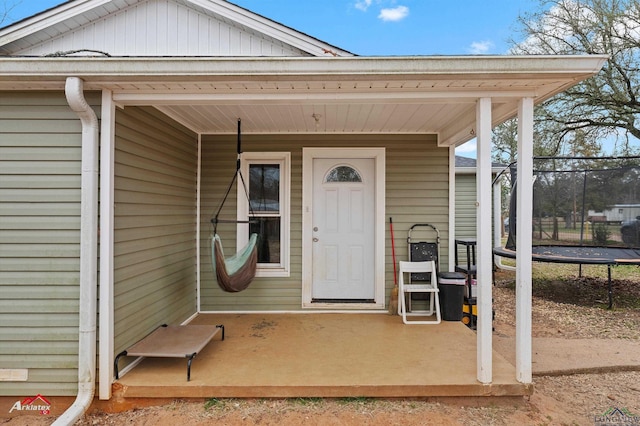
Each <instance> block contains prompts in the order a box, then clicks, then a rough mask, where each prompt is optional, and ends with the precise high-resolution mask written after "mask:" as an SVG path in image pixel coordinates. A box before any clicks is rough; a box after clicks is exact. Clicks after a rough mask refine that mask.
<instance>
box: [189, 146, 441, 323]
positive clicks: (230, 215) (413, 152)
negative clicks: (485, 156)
mask: <svg viewBox="0 0 640 426" xmlns="http://www.w3.org/2000/svg"><path fill="white" fill-rule="evenodd" d="M242 142H243V151H244V152H249V151H288V152H291V157H292V164H291V275H290V276H289V277H288V278H256V279H255V280H254V282H253V283H251V285H250V286H249V288H248V289H247V290H245V291H243V292H240V293H225V292H223V291H222V290H220V288H219V287H218V285H217V283H216V281H215V277H214V276H213V271H212V268H211V246H210V235H211V233H212V232H213V229H212V226H211V223H210V220H211V218H212V217H213V216H214V215H215V212H216V211H217V209H218V206H219V205H220V202H221V201H222V199H223V197H224V192H225V191H226V188H227V186H228V184H229V181H230V180H231V178H232V177H233V173H234V171H235V165H236V161H235V159H236V139H235V136H225V137H219V136H205V137H203V140H202V227H201V229H202V231H201V253H202V258H201V263H202V274H201V310H203V311H243V310H246V311H250V310H254V311H273V310H301V309H302V308H301V304H302V287H301V277H302V229H301V228H302V148H303V147H323V146H329V147H330V146H336V147H386V157H387V158H386V166H387V170H386V180H387V183H386V188H387V193H386V217H387V227H386V230H385V231H386V259H385V263H386V266H385V269H386V286H387V291H389V290H390V289H391V288H392V287H393V285H394V279H393V263H392V255H391V240H390V236H389V232H388V231H389V229H388V217H389V216H391V217H393V224H394V234H395V245H396V258H397V260H404V259H407V244H406V237H407V231H408V229H409V227H410V226H411V225H413V224H414V223H421V222H428V223H432V224H434V225H435V226H436V227H437V228H438V229H439V230H440V235H441V241H442V243H443V246H441V250H440V254H441V256H442V259H441V262H440V263H441V265H447V257H446V255H447V246H446V245H447V243H446V242H447V238H448V229H447V228H448V206H449V200H448V187H449V185H448V149H447V148H438V147H437V146H436V136H432V135H429V136H412V135H377V136H376V135H374V136H371V135H348V136H346V135H269V136H253V135H245V136H243V139H242ZM220 218H221V219H222V218H227V219H235V218H236V200H235V191H232V193H231V195H230V196H229V198H228V199H227V201H226V203H225V206H224V210H223V211H222V213H221V215H220ZM218 234H220V236H221V238H222V241H223V243H224V247H225V252H226V253H232V252H234V251H235V249H236V247H235V225H234V224H219V225H218Z"/></svg>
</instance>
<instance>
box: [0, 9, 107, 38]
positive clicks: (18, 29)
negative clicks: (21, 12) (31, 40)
mask: <svg viewBox="0 0 640 426" xmlns="http://www.w3.org/2000/svg"><path fill="white" fill-rule="evenodd" d="M111 1H112V0H76V1H74V2H66V3H63V4H61V5H60V6H58V7H54V8H52V9H49V10H46V11H44V12H42V13H39V14H37V15H34V16H32V17H30V18H27V19H24V20H22V21H19V22H17V23H16V24H14V25H10V26H8V27H6V28H4V30H2V31H0V46H4V45H6V44H9V43H12V42H14V41H16V40H20V39H21V38H24V37H27V36H29V35H31V34H34V33H36V32H38V31H41V30H44V29H46V28H49V27H51V26H53V25H56V24H58V23H60V22H63V21H65V20H67V19H69V18H72V17H74V16H78V15H81V14H82V13H84V12H87V11H89V10H91V9H94V8H96V7H98V6H102V5H103V4H105V3H110V2H111Z"/></svg>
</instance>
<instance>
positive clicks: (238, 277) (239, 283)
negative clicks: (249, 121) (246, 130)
mask: <svg viewBox="0 0 640 426" xmlns="http://www.w3.org/2000/svg"><path fill="white" fill-rule="evenodd" d="M237 151H238V160H237V162H236V171H235V173H234V175H233V179H231V183H230V184H229V187H228V188H227V193H226V194H225V196H224V199H223V200H222V203H220V207H219V208H218V212H217V213H216V215H215V217H214V218H213V219H211V223H213V236H212V237H211V264H212V265H213V272H214V274H215V276H216V279H217V281H218V285H219V286H220V288H221V289H222V290H224V291H227V292H230V293H237V292H239V291H242V290H244V289H246V288H247V287H248V286H249V284H250V283H251V281H253V278H254V277H255V276H256V269H257V265H258V244H257V242H258V234H256V233H253V234H251V236H250V237H249V242H248V243H247V245H246V246H245V247H244V248H243V249H242V250H240V251H238V252H237V253H236V254H234V255H233V256H231V257H228V258H225V257H224V250H223V249H222V241H221V240H220V236H219V235H218V233H217V231H218V223H255V221H252V220H222V219H219V218H218V216H219V215H220V212H221V211H222V207H223V206H224V203H225V201H226V200H227V197H228V196H229V192H230V191H231V188H232V187H233V184H234V182H236V180H237V177H238V175H239V176H240V181H239V182H238V185H240V184H242V187H243V188H244V192H245V195H246V197H247V201H248V202H249V209H250V211H251V215H252V216H255V215H254V213H253V209H252V208H251V200H250V199H249V192H248V191H247V186H246V184H245V182H244V178H243V177H242V172H241V171H240V157H241V154H242V147H241V143H240V120H238V149H237Z"/></svg>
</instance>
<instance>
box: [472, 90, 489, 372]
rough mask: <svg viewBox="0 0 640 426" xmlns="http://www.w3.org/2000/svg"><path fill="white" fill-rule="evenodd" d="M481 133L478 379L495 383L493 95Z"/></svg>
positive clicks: (481, 110)
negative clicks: (493, 355)
mask: <svg viewBox="0 0 640 426" xmlns="http://www.w3.org/2000/svg"><path fill="white" fill-rule="evenodd" d="M476 136H477V153H478V160H477V169H476V176H477V179H476V193H477V204H476V205H477V216H476V236H477V246H476V249H477V259H476V261H477V268H478V270H477V279H478V289H477V303H478V305H477V308H478V325H477V341H478V353H477V369H478V371H477V378H478V381H480V382H481V383H491V381H492V376H493V370H492V351H493V348H492V343H493V342H492V335H491V333H492V323H491V322H492V318H491V317H492V314H491V312H492V310H493V306H492V285H491V284H492V283H491V280H492V273H491V272H492V271H491V268H492V258H493V255H492V248H493V247H492V244H491V237H492V234H491V207H492V197H491V98H481V99H479V100H478V104H477V107H476Z"/></svg>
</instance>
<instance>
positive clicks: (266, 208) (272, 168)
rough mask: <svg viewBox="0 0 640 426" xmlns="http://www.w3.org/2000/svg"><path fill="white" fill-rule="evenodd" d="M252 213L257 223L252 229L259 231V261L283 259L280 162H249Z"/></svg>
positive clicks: (271, 261) (268, 261)
mask: <svg viewBox="0 0 640 426" xmlns="http://www.w3.org/2000/svg"><path fill="white" fill-rule="evenodd" d="M249 200H250V206H251V207H250V214H252V215H253V216H254V217H255V219H256V221H255V222H256V223H252V224H251V225H250V226H249V233H250V234H251V233H254V232H255V233H257V234H258V235H259V236H260V237H259V242H258V263H276V264H277V263H280V218H281V212H280V165H279V164H256V163H254V164H250V165H249Z"/></svg>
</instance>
